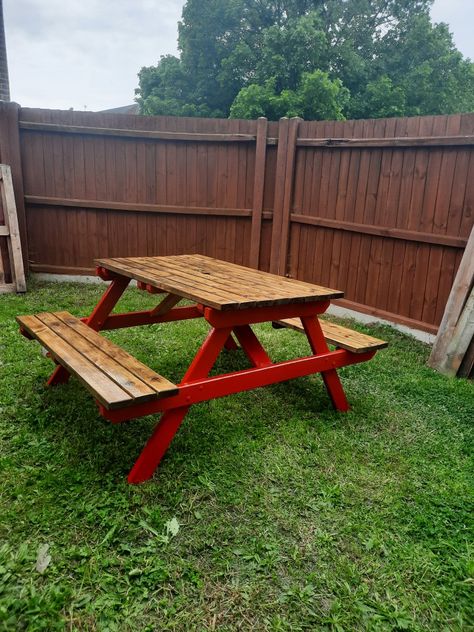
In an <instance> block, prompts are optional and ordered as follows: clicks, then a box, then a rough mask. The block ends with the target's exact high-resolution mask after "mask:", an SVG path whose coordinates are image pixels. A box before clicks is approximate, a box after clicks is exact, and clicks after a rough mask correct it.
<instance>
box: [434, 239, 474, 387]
mask: <svg viewBox="0 0 474 632" xmlns="http://www.w3.org/2000/svg"><path fill="white" fill-rule="evenodd" d="M473 337H474V228H473V229H472V230H471V235H470V237H469V240H468V242H467V245H466V249H465V251H464V255H463V258H462V260H461V263H460V265H459V269H458V272H457V274H456V278H455V279H454V283H453V287H452V289H451V293H450V295H449V298H448V302H447V304H446V309H445V311H444V315H443V320H442V321H441V325H440V326H439V330H438V335H437V336H436V340H435V343H434V345H433V349H432V351H431V355H430V358H429V360H428V364H429V366H431V367H432V368H433V369H437V370H438V371H440V372H441V373H444V374H445V375H453V376H454V375H456V374H458V375H459V376H460V377H467V376H469V375H470V374H471V373H472V370H473V365H474V354H473Z"/></svg>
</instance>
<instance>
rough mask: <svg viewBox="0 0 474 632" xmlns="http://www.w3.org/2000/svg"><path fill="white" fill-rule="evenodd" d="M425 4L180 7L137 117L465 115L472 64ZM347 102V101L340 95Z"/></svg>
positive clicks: (235, 2) (299, 1)
mask: <svg viewBox="0 0 474 632" xmlns="http://www.w3.org/2000/svg"><path fill="white" fill-rule="evenodd" d="M430 5H431V0H187V2H186V4H185V6H184V9H183V14H182V20H181V22H180V23H179V40H178V44H179V50H180V56H179V57H172V56H165V57H162V58H161V59H160V61H159V62H158V65H157V66H152V67H149V68H142V70H141V71H140V73H139V88H138V90H137V101H138V103H139V104H140V106H141V111H142V112H143V113H146V114H175V115H182V116H228V115H229V114H231V116H239V117H252V118H253V117H255V116H259V115H262V114H265V115H266V116H268V117H269V118H278V117H279V116H280V115H281V113H282V112H283V113H284V114H286V115H289V114H290V113H298V114H299V115H301V116H304V117H305V118H307V119H308V118H335V119H336V118H341V117H344V116H345V117H353V118H355V117H357V118H360V117H379V116H400V115H411V114H438V113H450V112H462V111H472V110H474V65H473V64H472V62H471V61H470V60H467V59H464V58H463V57H462V55H461V54H460V53H459V51H457V50H456V48H455V46H454V44H453V40H452V36H451V34H450V33H449V30H448V27H447V26H446V25H444V24H433V23H432V22H431V20H430V16H429V8H430ZM349 95H350V96H349Z"/></svg>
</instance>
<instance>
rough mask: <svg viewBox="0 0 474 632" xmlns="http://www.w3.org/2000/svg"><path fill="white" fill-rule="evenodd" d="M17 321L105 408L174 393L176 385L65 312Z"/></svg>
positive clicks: (19, 318)
mask: <svg viewBox="0 0 474 632" xmlns="http://www.w3.org/2000/svg"><path fill="white" fill-rule="evenodd" d="M17 321H18V323H19V324H20V326H21V327H22V328H23V329H25V330H26V331H27V332H28V333H29V334H30V335H31V336H32V337H33V338H36V339H37V340H38V341H39V342H40V343H41V344H42V345H43V346H44V347H45V348H46V349H47V350H48V351H49V352H50V353H51V355H52V356H53V357H54V358H55V359H56V360H57V362H59V363H60V364H61V365H62V366H64V367H65V368H66V369H67V370H68V371H69V372H70V373H72V374H74V375H75V376H76V377H77V378H78V379H79V380H80V381H81V382H82V383H83V384H84V385H85V386H86V387H87V388H88V389H89V390H90V391H91V392H92V393H93V395H94V396H95V398H96V399H97V400H98V401H99V402H100V403H101V404H103V405H104V406H105V407H106V408H109V409H115V408H121V407H123V406H128V405H130V404H133V403H141V402H145V401H150V400H152V399H156V398H158V397H160V396H165V395H172V394H175V393H177V392H178V387H177V386H176V385H175V384H172V383H171V382H169V381H168V380H166V378H164V377H162V376H160V375H158V374H157V373H155V372H154V371H152V370H151V369H149V368H148V367H146V366H145V365H143V364H142V363H141V362H139V361H138V360H136V358H133V357H132V356H131V355H129V354H128V353H127V352H126V351H124V350H123V349H120V347H118V346H117V345H115V344H114V343H112V342H111V341H110V340H107V339H106V338H103V337H102V336H101V335H100V334H98V333H97V332H96V331H94V330H92V329H91V328H90V327H87V325H85V324H84V323H82V322H81V321H80V320H78V319H77V318H75V317H74V316H72V315H71V314H70V313H69V312H57V313H48V312H45V313H42V314H36V315H34V316H18V317H17Z"/></svg>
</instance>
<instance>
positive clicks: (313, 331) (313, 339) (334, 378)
mask: <svg viewBox="0 0 474 632" xmlns="http://www.w3.org/2000/svg"><path fill="white" fill-rule="evenodd" d="M301 322H302V323H303V327H304V330H305V333H306V336H307V338H308V342H309V344H310V346H311V349H312V351H313V353H326V352H328V351H329V347H328V345H327V342H326V339H325V338H324V334H323V332H322V329H321V325H320V323H319V320H318V319H317V318H315V317H314V316H313V317H309V318H302V319H301ZM321 375H322V378H323V381H324V385H325V387H326V390H327V392H328V395H329V397H330V398H331V402H332V405H333V406H334V408H335V409H336V410H339V411H341V412H347V411H348V410H349V408H350V406H349V403H348V401H347V398H346V394H345V393H344V389H343V388H342V384H341V380H340V379H339V375H338V374H337V371H336V369H330V370H329V371H322V373H321Z"/></svg>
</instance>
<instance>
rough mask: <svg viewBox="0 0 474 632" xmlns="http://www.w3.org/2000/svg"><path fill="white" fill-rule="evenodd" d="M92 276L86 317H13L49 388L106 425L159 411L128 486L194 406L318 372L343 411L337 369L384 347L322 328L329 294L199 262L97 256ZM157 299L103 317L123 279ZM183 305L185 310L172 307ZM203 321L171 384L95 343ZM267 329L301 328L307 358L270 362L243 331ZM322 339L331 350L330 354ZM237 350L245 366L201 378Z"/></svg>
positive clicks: (143, 475)
mask: <svg viewBox="0 0 474 632" xmlns="http://www.w3.org/2000/svg"><path fill="white" fill-rule="evenodd" d="M96 264H97V274H98V275H99V276H100V277H101V278H102V279H103V280H105V281H110V284H109V285H108V287H107V289H106V290H105V292H104V294H103V296H102V297H101V299H100V300H99V302H98V303H97V305H96V307H95V308H94V310H93V311H92V313H91V315H90V316H88V317H85V318H82V319H78V318H75V317H74V316H72V315H71V314H69V313H68V312H55V313H41V314H36V315H32V316H19V317H18V318H17V320H18V322H19V324H20V329H21V331H22V333H23V334H24V335H25V336H27V337H29V338H36V339H37V340H39V342H40V343H41V344H42V345H43V346H44V347H46V349H47V350H48V351H49V354H50V355H51V357H52V358H53V360H54V361H55V362H56V363H57V365H58V366H57V367H56V369H55V371H54V372H53V374H52V376H51V377H50V379H49V380H48V384H49V385H55V384H60V383H64V382H67V381H68V379H69V376H70V375H71V374H73V375H75V376H76V377H78V378H79V380H81V381H82V382H83V384H84V385H85V386H86V387H87V388H88V389H89V390H90V391H91V392H92V394H93V395H94V397H95V399H96V400H97V403H98V406H99V411H100V413H101V415H102V416H103V417H105V418H106V419H108V420H110V421H111V422H113V423H119V422H123V421H126V420H129V419H133V418H136V417H141V416H144V415H150V414H153V413H158V412H160V413H162V416H161V419H160V421H159V423H158V424H157V426H156V427H155V430H154V432H153V434H152V436H151V437H150V439H149V440H148V442H147V444H146V445H145V447H144V449H143V451H142V453H141V454H140V456H139V457H138V460H137V461H136V462H135V465H134V466H133V468H132V470H131V472H130V474H129V476H128V480H129V482H131V483H139V482H142V481H145V480H147V479H149V478H150V477H151V476H152V475H153V473H154V471H155V469H156V467H157V466H158V464H159V462H160V460H161V458H162V456H163V455H164V453H165V452H166V450H167V448H168V446H169V444H170V442H171V440H172V439H173V437H174V435H175V433H176V432H177V430H178V428H179V426H180V424H181V422H182V421H183V419H184V417H185V416H186V413H187V412H188V410H189V408H190V406H191V405H193V404H197V403H199V402H203V401H206V400H210V399H215V398H218V397H223V396H226V395H231V394H233V393H238V392H241V391H246V390H250V389H253V388H257V387H261V386H266V385H269V384H274V383H277V382H282V381H285V380H289V379H292V378H296V377H301V376H305V375H310V374H313V373H321V375H322V377H323V381H324V384H325V386H326V389H327V392H328V394H329V396H330V398H331V401H332V403H333V406H334V407H335V408H336V409H337V410H339V411H346V410H348V408H349V405H348V402H347V399H346V396H345V394H344V390H343V388H342V385H341V382H340V379H339V376H338V374H337V369H338V368H341V367H343V366H347V365H350V364H355V363H358V362H364V361H366V360H369V359H370V358H372V357H373V355H374V354H375V352H376V351H377V350H378V349H380V348H382V347H384V346H386V343H385V342H384V341H382V340H378V339H376V338H373V337H371V336H367V335H365V334H361V333H359V332H356V331H353V330H351V329H347V328H346V327H341V326H339V325H335V324H334V323H329V322H324V321H321V320H320V319H319V318H318V317H319V316H320V315H321V314H323V313H324V312H325V311H326V310H327V308H328V307H329V304H330V301H331V300H332V299H335V298H339V297H342V296H343V293H342V292H340V291H338V290H332V289H329V288H326V287H322V286H319V285H314V284H310V283H304V282H302V281H297V280H294V279H287V278H284V277H280V276H276V275H273V274H269V273H266V272H262V271H259V270H254V269H251V268H246V267H244V266H240V265H236V264H232V263H228V262H226V261H220V260H217V259H212V258H210V257H206V256H203V255H177V256H169V257H125V258H123V257H122V258H108V259H98V260H97V261H96ZM132 279H133V280H136V281H137V283H138V287H139V288H141V289H143V290H146V291H148V292H150V293H152V294H157V295H162V296H161V297H160V299H161V300H159V302H158V304H157V306H156V307H154V308H153V309H151V310H146V311H138V312H129V313H117V314H116V313H112V310H113V309H114V307H115V305H116V303H117V301H118V300H119V299H120V297H121V296H122V294H123V293H124V291H125V290H126V288H127V286H128V285H129V283H130V281H131V280H132ZM183 299H189V300H191V301H193V304H192V305H186V306H182V307H178V303H179V302H180V301H181V300H183ZM191 318H204V319H205V320H206V321H207V323H208V324H209V325H210V331H209V333H208V335H207V336H206V338H205V340H204V341H203V343H202V345H201V347H200V349H199V350H198V352H197V353H196V356H195V357H194V359H193V360H192V362H191V364H190V366H189V368H188V370H187V371H186V373H185V375H184V377H183V379H182V380H181V382H180V383H179V384H178V385H175V384H173V383H172V382H170V381H169V380H167V379H166V378H165V377H163V376H161V375H159V374H158V373H156V372H154V371H152V370H151V369H150V368H149V367H146V366H145V365H144V364H142V363H141V362H139V361H138V360H137V359H136V358H134V357H133V356H131V355H130V354H128V353H127V352H125V351H124V350H123V349H121V348H120V347H118V346H117V345H115V344H113V343H112V342H111V341H110V340H108V339H106V338H104V337H103V336H101V335H100V334H99V333H98V332H99V331H101V330H109V329H118V328H122V327H135V326H141V325H152V324H156V323H164V322H172V321H178V320H186V319H191ZM262 322H273V323H274V324H275V326H288V327H292V328H294V329H300V330H301V331H303V332H304V333H305V335H306V337H307V339H308V342H309V345H310V349H311V354H310V355H308V356H305V357H300V358H295V359H293V360H287V361H284V362H277V363H274V362H272V360H271V359H270V357H269V356H268V354H267V352H266V351H265V349H264V348H263V346H262V344H261V343H260V341H259V340H258V338H257V337H256V335H255V333H254V332H253V330H252V328H251V325H253V324H256V323H262ZM328 342H329V343H330V344H333V345H335V346H336V349H335V350H333V351H331V350H330V349H329V347H328ZM237 343H238V344H239V345H240V346H241V348H242V349H243V351H244V352H245V354H246V355H247V357H248V359H249V361H250V364H251V365H252V366H251V368H248V369H244V370H240V371H235V372H232V373H227V374H223V375H217V376H212V377H209V372H210V370H211V369H212V367H213V365H214V363H215V361H216V359H217V357H218V356H219V354H220V353H221V351H222V350H223V349H224V348H226V349H228V350H233V349H236V348H238V345H237Z"/></svg>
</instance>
